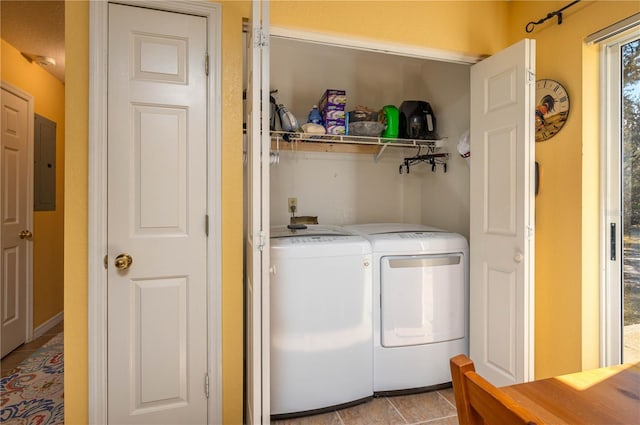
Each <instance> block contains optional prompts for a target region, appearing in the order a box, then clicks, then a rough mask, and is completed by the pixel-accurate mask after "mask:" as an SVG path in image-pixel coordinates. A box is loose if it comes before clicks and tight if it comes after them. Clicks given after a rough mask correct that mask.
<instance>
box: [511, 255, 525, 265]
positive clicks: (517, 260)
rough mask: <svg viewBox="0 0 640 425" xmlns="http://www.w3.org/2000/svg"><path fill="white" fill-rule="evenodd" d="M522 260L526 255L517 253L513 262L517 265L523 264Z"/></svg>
mask: <svg viewBox="0 0 640 425" xmlns="http://www.w3.org/2000/svg"><path fill="white" fill-rule="evenodd" d="M522 260H524V255H522V253H521V252H516V255H514V256H513V261H515V262H516V263H522Z"/></svg>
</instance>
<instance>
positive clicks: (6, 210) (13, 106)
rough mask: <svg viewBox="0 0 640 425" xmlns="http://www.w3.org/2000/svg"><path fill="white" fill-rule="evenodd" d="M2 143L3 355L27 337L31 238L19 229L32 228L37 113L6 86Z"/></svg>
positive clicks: (0, 316)
mask: <svg viewBox="0 0 640 425" xmlns="http://www.w3.org/2000/svg"><path fill="white" fill-rule="evenodd" d="M1 99H2V102H1V103H2V105H1V108H2V111H1V114H2V115H1V117H0V122H1V123H2V127H1V128H2V143H1V148H2V150H1V154H0V172H1V174H2V175H1V176H0V196H1V199H2V202H1V204H2V207H1V208H2V211H1V213H0V218H1V226H2V227H1V228H0V240H1V242H2V245H1V246H2V255H1V257H0V270H1V276H0V280H1V284H2V286H1V291H2V292H1V294H2V295H1V296H2V298H1V301H0V302H1V306H0V319H1V321H2V333H1V335H2V343H1V345H2V356H5V355H6V354H8V353H10V352H11V351H12V350H13V349H15V348H16V347H18V346H19V345H21V344H22V343H24V342H25V341H26V338H27V284H28V282H27V279H28V278H29V276H30V271H29V270H28V267H29V265H30V262H29V261H28V256H29V255H30V251H29V248H30V247H29V246H28V245H27V244H30V243H31V242H30V240H29V238H24V239H23V238H21V237H20V232H22V231H24V230H28V228H29V225H30V219H29V211H30V209H31V204H30V203H29V202H28V196H29V194H30V193H31V190H30V188H29V185H30V184H31V183H30V182H31V180H30V179H29V175H30V174H29V173H30V167H29V159H28V158H29V145H30V144H31V143H32V141H31V139H32V137H33V134H32V133H30V131H32V130H33V127H32V126H31V127H30V124H29V123H30V122H33V112H32V111H30V107H29V100H27V99H23V98H22V97H20V96H18V95H16V94H15V93H13V92H11V91H9V90H7V89H6V88H5V87H3V88H2V97H1Z"/></svg>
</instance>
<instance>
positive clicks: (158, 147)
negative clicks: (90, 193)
mask: <svg viewBox="0 0 640 425" xmlns="http://www.w3.org/2000/svg"><path fill="white" fill-rule="evenodd" d="M206 51H207V20H206V18H203V17H198V16H192V15H186V14H179V13H172V12H165V11H158V10H150V9H144V8H138V7H131V6H124V5H118V4H110V5H109V61H108V63H109V65H108V73H109V80H108V84H109V90H108V171H107V172H108V200H107V202H108V231H107V239H108V257H107V264H106V267H107V269H108V272H107V280H108V283H107V285H108V289H107V291H108V418H109V423H111V424H125V423H126V424H143V423H144V424H148V423H154V424H205V423H207V385H206V383H207V379H208V375H207V262H206V259H207V235H206V223H207V219H206V214H207V180H206V176H207V121H206V117H207V77H206V73H205V60H206V59H205V56H206Z"/></svg>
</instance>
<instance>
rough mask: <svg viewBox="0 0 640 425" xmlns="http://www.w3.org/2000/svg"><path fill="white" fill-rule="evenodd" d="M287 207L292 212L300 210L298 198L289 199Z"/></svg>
mask: <svg viewBox="0 0 640 425" xmlns="http://www.w3.org/2000/svg"><path fill="white" fill-rule="evenodd" d="M287 209H288V211H289V212H290V213H291V214H295V212H296V211H297V210H298V198H289V199H287Z"/></svg>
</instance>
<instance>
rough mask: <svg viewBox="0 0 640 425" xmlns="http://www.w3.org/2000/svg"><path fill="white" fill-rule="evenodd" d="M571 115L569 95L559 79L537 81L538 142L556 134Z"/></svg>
mask: <svg viewBox="0 0 640 425" xmlns="http://www.w3.org/2000/svg"><path fill="white" fill-rule="evenodd" d="M568 117H569V95H568V94H567V90H565V88H564V87H563V86H562V84H560V83H559V82H557V81H554V80H538V81H537V82H536V142H542V141H545V140H547V139H550V138H551V137H553V136H555V135H556V133H558V132H559V131H560V129H561V128H562V127H563V126H564V123H565V122H566V121H567V118H568Z"/></svg>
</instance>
